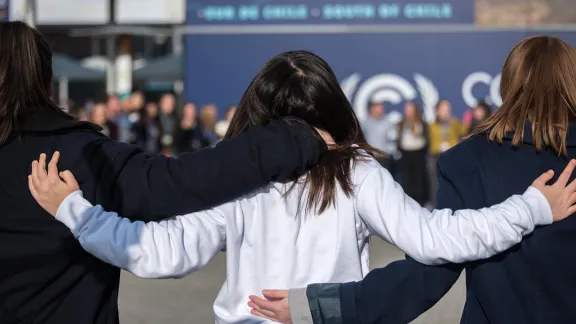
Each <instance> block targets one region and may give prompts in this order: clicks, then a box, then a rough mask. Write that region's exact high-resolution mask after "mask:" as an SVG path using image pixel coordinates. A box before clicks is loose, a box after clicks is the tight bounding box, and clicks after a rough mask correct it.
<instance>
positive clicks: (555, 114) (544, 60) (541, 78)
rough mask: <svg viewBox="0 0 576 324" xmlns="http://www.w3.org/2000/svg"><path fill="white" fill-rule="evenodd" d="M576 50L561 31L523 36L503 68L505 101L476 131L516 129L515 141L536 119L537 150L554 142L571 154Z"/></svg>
mask: <svg viewBox="0 0 576 324" xmlns="http://www.w3.org/2000/svg"><path fill="white" fill-rule="evenodd" d="M575 76H576V51H575V50H574V48H572V47H571V46H570V45H569V44H567V43H566V42H564V41H562V40H561V39H559V38H556V37H550V36H534V37H529V38H526V39H524V40H522V41H521V42H520V43H519V44H518V45H516V47H514V49H513V50H512V52H511V53H510V55H509V56H508V58H507V59H506V62H505V63H504V67H503V68H502V81H501V85H500V94H501V96H502V106H500V108H498V109H497V110H496V111H495V112H494V113H493V114H492V115H490V117H488V118H486V119H484V121H483V122H482V123H480V125H478V127H477V128H475V129H474V131H473V132H472V133H471V135H470V136H474V135H479V134H484V133H488V137H489V139H490V140H492V141H497V142H499V143H501V142H502V139H503V138H504V136H505V135H506V133H509V132H513V138H512V144H513V145H519V144H520V143H521V142H522V139H523V138H524V125H525V122H526V121H528V122H530V123H531V124H532V139H533V141H534V144H535V146H536V149H537V150H541V149H542V148H543V147H544V146H548V147H552V148H553V149H554V151H555V152H556V153H558V154H559V155H567V151H566V135H567V131H568V124H569V123H570V122H571V121H572V122H573V121H574V116H576V77H575Z"/></svg>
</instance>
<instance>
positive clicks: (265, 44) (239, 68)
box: [185, 32, 576, 119]
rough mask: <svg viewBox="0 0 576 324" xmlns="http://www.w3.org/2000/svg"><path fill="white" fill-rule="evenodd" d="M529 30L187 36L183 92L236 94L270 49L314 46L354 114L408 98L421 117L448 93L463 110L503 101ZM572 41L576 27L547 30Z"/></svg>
mask: <svg viewBox="0 0 576 324" xmlns="http://www.w3.org/2000/svg"><path fill="white" fill-rule="evenodd" d="M532 34H533V32H471V33H440V34H430V33H413V34H411V33H402V34H340V35H334V34H332V35H241V36H238V35H234V36H231V35H227V36H224V35H222V36H215V35H209V36H208V35H201V36H188V37H187V38H186V58H187V59H186V60H185V62H186V63H185V64H186V67H185V68H186V83H185V90H186V92H185V95H186V100H188V101H194V102H196V103H198V104H206V103H216V104H217V105H218V106H219V107H220V108H222V109H223V108H225V107H227V106H228V105H233V104H236V103H237V102H238V100H239V99H240V97H241V96H242V94H243V92H244V90H245V89H246V87H248V85H249V83H250V81H251V80H252V78H253V77H254V75H255V74H256V72H258V70H259V69H260V68H261V67H262V65H263V64H264V63H265V62H266V61H267V60H268V59H269V58H270V57H272V56H274V55H276V54H278V53H280V52H283V51H287V50H295V49H306V50H312V51H314V52H315V53H317V54H319V55H320V56H322V57H323V58H324V59H325V60H326V61H327V62H328V63H329V64H330V65H331V66H332V68H333V69H334V72H335V73H336V76H337V77H338V79H339V81H340V82H341V86H342V88H343V90H344V92H345V93H346V94H347V96H348V98H349V99H350V101H351V103H352V104H353V106H354V108H355V109H356V112H357V114H358V116H359V118H363V117H365V116H366V113H367V106H368V103H369V102H371V101H383V102H386V103H387V106H388V107H389V109H390V110H393V111H394V110H396V111H399V109H401V107H402V104H403V103H404V102H405V101H407V100H415V101H417V102H419V103H420V104H422V105H423V107H424V112H425V115H426V117H427V119H431V118H434V105H435V104H436V102H437V101H438V100H439V99H447V100H449V101H450V102H451V103H452V105H453V110H454V112H455V114H457V115H461V114H462V113H463V112H464V111H466V110H467V109H469V107H471V106H473V105H475V104H476V101H477V99H484V100H486V101H487V102H489V103H491V104H493V105H494V106H499V105H500V104H501V98H500V94H499V87H500V76H499V73H500V71H501V68H502V65H503V63H504V61H505V59H506V57H507V55H508V53H509V52H510V50H511V49H512V48H513V47H514V45H515V44H516V43H517V42H518V41H520V40H521V39H523V38H524V37H527V36H529V35H532ZM546 34H552V35H555V36H559V37H561V38H562V39H564V40H566V41H568V42H570V43H571V44H572V45H576V32H565V33H546Z"/></svg>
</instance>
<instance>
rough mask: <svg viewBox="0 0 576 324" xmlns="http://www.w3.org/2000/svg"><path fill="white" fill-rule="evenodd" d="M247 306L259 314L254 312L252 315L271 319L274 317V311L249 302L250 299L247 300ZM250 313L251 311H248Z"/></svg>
mask: <svg viewBox="0 0 576 324" xmlns="http://www.w3.org/2000/svg"><path fill="white" fill-rule="evenodd" d="M248 306H250V307H251V308H252V310H253V311H254V312H255V313H258V314H259V315H257V314H254V315H257V316H261V317H265V318H268V319H271V320H273V319H274V318H275V317H276V314H274V312H272V311H269V310H267V309H263V308H261V307H259V306H258V305H256V304H255V303H254V302H251V301H250V302H248ZM250 313H252V312H250Z"/></svg>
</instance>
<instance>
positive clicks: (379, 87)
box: [340, 73, 439, 122]
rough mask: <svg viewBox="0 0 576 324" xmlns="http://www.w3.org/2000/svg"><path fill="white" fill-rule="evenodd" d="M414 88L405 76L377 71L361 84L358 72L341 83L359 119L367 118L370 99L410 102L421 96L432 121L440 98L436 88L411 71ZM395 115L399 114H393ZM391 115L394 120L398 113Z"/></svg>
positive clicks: (426, 116)
mask: <svg viewBox="0 0 576 324" xmlns="http://www.w3.org/2000/svg"><path fill="white" fill-rule="evenodd" d="M414 84H415V87H414V86H413V85H412V84H411V83H410V82H409V81H408V80H406V79H405V78H403V77H401V76H398V75H396V74H387V73H386V74H378V75H375V76H373V77H371V78H369V79H366V80H365V81H364V82H362V83H361V76H360V74H358V73H355V74H352V75H351V76H349V77H347V78H346V79H344V80H343V81H342V82H341V84H340V86H341V87H342V90H343V91H344V94H345V95H346V97H347V98H348V100H350V102H351V103H352V106H353V107H354V110H355V112H356V115H357V116H358V119H359V120H360V121H362V120H365V119H366V118H367V117H368V111H367V109H366V108H367V107H368V105H369V104H370V102H388V103H391V104H393V105H398V104H401V103H402V102H405V101H411V100H414V99H416V98H417V97H418V94H419V95H420V98H421V99H422V102H423V110H424V111H423V113H424V116H423V117H424V118H425V119H426V120H427V121H429V122H431V121H433V120H434V117H435V112H434V106H435V105H436V103H437V102H438V100H439V94H438V89H436V87H435V86H434V84H433V83H432V81H430V79H428V78H427V77H425V76H423V75H421V74H418V73H416V74H414ZM394 115H398V113H396V114H394ZM394 115H393V116H391V117H392V118H393V119H398V118H400V117H399V116H394Z"/></svg>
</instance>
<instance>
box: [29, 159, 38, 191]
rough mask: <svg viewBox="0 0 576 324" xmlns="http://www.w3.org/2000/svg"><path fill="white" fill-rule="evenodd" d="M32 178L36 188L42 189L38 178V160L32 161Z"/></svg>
mask: <svg viewBox="0 0 576 324" xmlns="http://www.w3.org/2000/svg"><path fill="white" fill-rule="evenodd" d="M30 176H31V177H32V183H33V184H34V187H35V188H36V189H38V188H39V187H40V179H39V178H38V161H36V160H34V161H32V174H31V175H30Z"/></svg>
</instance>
